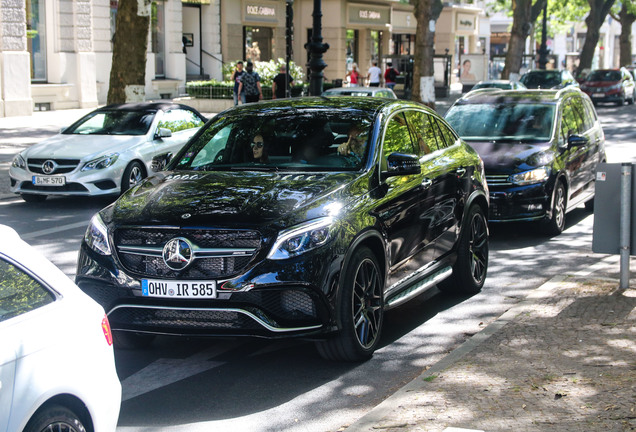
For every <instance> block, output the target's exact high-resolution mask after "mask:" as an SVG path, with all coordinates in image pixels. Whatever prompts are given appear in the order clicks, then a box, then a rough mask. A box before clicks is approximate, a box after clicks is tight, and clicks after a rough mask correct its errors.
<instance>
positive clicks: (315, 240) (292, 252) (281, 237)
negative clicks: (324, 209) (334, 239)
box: [267, 217, 334, 260]
mask: <svg viewBox="0 0 636 432" xmlns="http://www.w3.org/2000/svg"><path fill="white" fill-rule="evenodd" d="M333 223H334V219H333V218H332V217H324V218H320V219H315V220H312V221H309V222H305V223H302V224H300V225H298V226H295V227H294V228H291V229H288V230H284V231H281V232H280V233H279V234H278V238H277V239H276V242H275V243H274V246H273V247H272V250H271V251H270V253H269V255H267V258H269V259H273V260H279V259H286V258H291V257H295V256H298V255H301V254H303V253H305V252H308V251H310V250H313V249H316V248H318V247H320V246H323V245H324V244H326V243H327V242H328V241H329V240H330V239H331V230H332V228H333Z"/></svg>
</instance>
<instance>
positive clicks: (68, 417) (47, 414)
mask: <svg viewBox="0 0 636 432" xmlns="http://www.w3.org/2000/svg"><path fill="white" fill-rule="evenodd" d="M24 432H86V428H85V427H84V425H83V424H82V422H81V420H80V418H79V417H78V416H77V415H76V414H75V413H74V412H73V411H71V410H70V409H68V408H66V407H63V406H61V405H51V406H48V407H46V408H44V409H41V410H40V411H37V412H36V413H35V415H34V416H33V418H32V419H31V420H29V423H27V425H26V427H25V428H24Z"/></svg>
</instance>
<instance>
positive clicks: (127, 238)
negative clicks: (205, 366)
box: [114, 227, 261, 279]
mask: <svg viewBox="0 0 636 432" xmlns="http://www.w3.org/2000/svg"><path fill="white" fill-rule="evenodd" d="M114 237H115V245H116V250H117V256H118V257H119V259H120V261H121V262H122V264H123V265H124V267H125V268H126V269H127V270H129V271H131V272H133V273H136V274H139V275H141V276H142V277H166V278H182V279H198V278H205V279H219V278H224V277H228V276H230V275H232V274H236V273H238V272H240V271H242V270H243V269H244V268H245V267H246V266H247V265H248V264H249V262H250V260H251V259H252V257H253V256H254V254H256V253H257V252H258V250H259V248H260V245H261V236H260V233H258V232H257V231H250V230H222V229H206V228H196V229H187V228H185V229H174V228H172V227H158V228H151V227H132V228H120V229H118V230H116V231H115V234H114ZM174 237H185V238H187V239H188V240H189V241H190V242H192V245H193V251H192V252H193V256H194V260H193V262H192V264H191V265H190V266H189V267H187V268H186V269H185V270H183V271H179V272H177V271H175V270H171V269H170V268H168V266H167V265H166V264H165V262H164V261H163V258H162V252H163V247H164V246H165V244H166V243H167V242H168V241H169V240H171V239H173V238H174Z"/></svg>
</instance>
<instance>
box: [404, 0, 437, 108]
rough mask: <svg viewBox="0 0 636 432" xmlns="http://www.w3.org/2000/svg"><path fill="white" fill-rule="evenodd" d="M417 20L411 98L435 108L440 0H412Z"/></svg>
mask: <svg viewBox="0 0 636 432" xmlns="http://www.w3.org/2000/svg"><path fill="white" fill-rule="evenodd" d="M412 3H413V4H414V6H415V10H414V12H415V19H416V20H417V30H416V34H417V37H416V38H415V59H414V62H413V91H412V93H411V99H412V100H414V101H416V102H421V103H423V104H424V105H427V106H429V107H431V108H433V109H435V71H434V60H433V56H434V55H435V49H434V46H435V22H436V21H437V18H439V15H440V14H441V13H442V9H443V8H444V5H443V4H442V2H441V0H412Z"/></svg>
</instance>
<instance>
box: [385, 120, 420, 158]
mask: <svg viewBox="0 0 636 432" xmlns="http://www.w3.org/2000/svg"><path fill="white" fill-rule="evenodd" d="M382 152H383V153H382V154H383V155H384V156H385V157H386V156H388V155H390V154H391V153H394V152H397V153H406V154H416V155H419V154H420V152H419V151H417V150H416V149H415V147H414V146H413V142H412V141H411V134H410V132H409V128H408V127H407V125H406V119H405V118H404V115H403V114H397V115H395V116H393V117H392V118H391V119H390V120H389V122H388V123H387V125H386V134H385V135H384V146H383V150H382Z"/></svg>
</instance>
